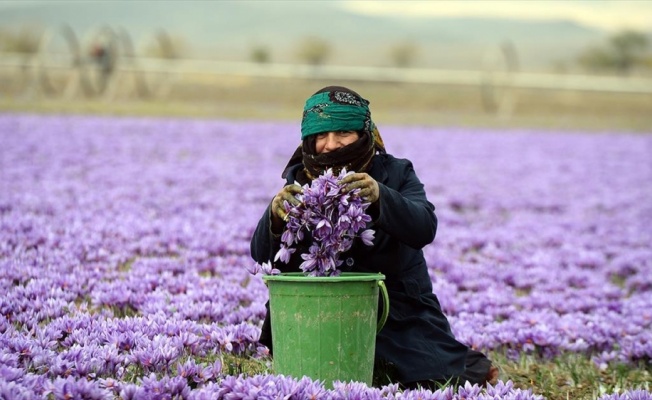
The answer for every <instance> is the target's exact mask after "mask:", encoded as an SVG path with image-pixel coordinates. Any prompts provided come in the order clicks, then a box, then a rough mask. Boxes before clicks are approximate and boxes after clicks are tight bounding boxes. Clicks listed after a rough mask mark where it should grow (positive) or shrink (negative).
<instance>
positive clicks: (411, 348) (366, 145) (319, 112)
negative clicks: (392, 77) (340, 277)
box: [251, 86, 498, 389]
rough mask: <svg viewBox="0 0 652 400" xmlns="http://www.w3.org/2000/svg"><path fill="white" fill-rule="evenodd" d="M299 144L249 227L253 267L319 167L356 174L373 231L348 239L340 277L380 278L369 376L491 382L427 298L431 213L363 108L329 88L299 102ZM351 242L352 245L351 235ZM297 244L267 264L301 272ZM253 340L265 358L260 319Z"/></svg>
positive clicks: (411, 174) (272, 248) (430, 382)
mask: <svg viewBox="0 0 652 400" xmlns="http://www.w3.org/2000/svg"><path fill="white" fill-rule="evenodd" d="M301 139H302V142H301V145H300V146H299V147H298V148H297V149H296V151H295V152H294V154H293V155H292V157H291V158H290V160H289V162H288V164H287V166H286V167H285V170H284V171H283V174H282V177H283V178H285V179H286V180H287V184H286V186H284V187H283V188H282V189H281V190H280V191H279V192H278V194H276V196H275V197H274V199H273V200H272V201H271V203H270V204H269V206H268V207H267V210H265V212H264V214H263V216H262V218H261V219H260V221H259V222H258V226H257V228H256V231H255V233H254V235H253V238H252V240H251V254H252V257H253V258H254V260H256V262H258V263H261V264H262V263H264V262H268V261H271V260H273V259H274V256H275V254H276V252H277V251H278V250H279V247H280V243H281V233H282V232H283V230H284V227H285V222H284V218H286V212H285V209H284V208H283V202H284V201H287V202H289V203H290V204H294V205H296V204H298V203H299V201H298V200H297V199H296V198H295V195H296V194H298V193H300V192H301V187H299V186H298V185H293V183H294V182H297V183H299V184H301V185H304V184H307V183H310V182H311V181H312V180H313V179H315V178H316V177H318V176H319V175H320V174H322V173H323V172H324V171H325V170H327V169H328V168H332V169H333V170H334V172H335V173H337V172H339V171H340V170H341V169H342V168H346V170H347V171H355V173H354V174H351V175H349V176H347V177H346V178H344V180H343V182H345V183H347V186H346V189H345V190H347V191H351V190H354V189H360V192H359V195H360V196H361V197H362V198H363V199H364V200H365V201H367V202H369V203H371V205H370V206H369V208H368V209H367V212H368V214H369V215H370V216H371V217H372V222H371V224H370V226H369V228H372V229H374V230H375V239H374V241H373V242H374V245H373V246H372V247H369V246H366V245H363V244H362V243H355V244H354V245H353V247H352V248H351V250H349V251H347V252H345V253H343V254H342V255H341V257H340V259H341V260H345V261H344V262H343V264H342V265H341V267H340V270H341V271H343V272H350V271H353V272H374V273H377V272H380V273H382V274H384V275H385V276H386V280H385V283H386V285H387V289H388V293H389V298H390V302H389V303H390V309H389V317H388V319H387V322H386V323H385V325H384V327H383V329H382V330H381V331H380V332H379V333H378V335H377V339H376V365H377V368H376V373H382V374H383V376H385V374H389V376H390V378H391V379H392V380H393V381H395V382H399V383H401V384H402V385H403V386H404V387H405V388H416V387H419V386H421V387H428V388H431V389H437V388H438V387H439V385H441V384H445V383H453V384H464V383H465V382H470V383H472V384H481V385H482V384H485V383H487V382H489V383H492V384H494V383H496V381H497V380H498V369H497V368H496V367H495V366H493V365H492V363H491V361H490V360H489V359H487V357H486V356H485V355H483V354H482V353H480V352H477V351H474V350H471V349H469V348H468V347H467V346H466V345H464V344H462V343H460V342H459V341H457V340H456V339H455V337H454V335H453V333H452V332H451V329H450V325H449V322H448V320H447V318H446V316H444V314H443V313H442V310H441V306H440V305H439V301H438V299H437V297H436V296H435V294H434V293H433V289H432V283H431V280H430V276H429V273H428V267H427V265H426V261H425V258H424V256H423V251H422V248H423V247H424V246H426V245H428V244H429V243H431V242H432V241H433V240H434V239H435V233H436V231H437V218H436V216H435V214H434V209H435V207H434V206H433V205H432V204H431V203H430V202H429V201H428V199H427V198H426V193H425V190H424V187H423V184H422V183H421V182H420V180H419V178H418V177H417V175H416V173H415V171H414V168H413V166H412V163H411V162H410V161H409V160H406V159H398V158H395V157H393V156H392V155H390V154H388V153H387V152H386V151H385V145H384V144H383V141H382V139H381V137H380V134H379V132H378V129H377V128H376V125H375V124H374V123H373V122H372V120H371V114H370V111H369V102H368V101H367V100H365V99H364V98H362V97H361V96H360V95H358V94H357V93H356V92H354V91H353V90H350V89H347V88H345V87H340V86H329V87H326V88H323V89H321V90H319V91H318V92H316V93H315V94H314V95H312V96H311V97H310V98H308V100H307V101H306V104H305V107H304V111H303V120H302V122H301ZM356 240H357V239H356ZM303 245H304V247H301V243H300V245H299V246H298V247H297V250H296V251H295V252H294V253H293V254H292V256H291V259H290V262H289V263H287V264H285V263H283V262H278V263H275V264H274V267H275V268H277V269H279V270H281V271H282V272H300V271H301V270H300V268H299V265H300V264H301V262H302V261H303V260H302V258H301V256H300V254H301V253H306V252H307V250H308V245H309V244H308V243H303ZM267 307H268V310H267V317H266V319H265V322H264V324H263V328H262V333H261V337H260V342H261V343H262V344H264V345H266V346H267V347H268V348H269V349H270V352H272V354H273V348H272V333H271V326H270V318H269V303H268V304H267Z"/></svg>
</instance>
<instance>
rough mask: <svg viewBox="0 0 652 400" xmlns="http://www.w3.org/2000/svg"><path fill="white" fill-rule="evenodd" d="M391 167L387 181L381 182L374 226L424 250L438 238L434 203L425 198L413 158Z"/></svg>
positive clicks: (397, 161) (397, 162)
mask: <svg viewBox="0 0 652 400" xmlns="http://www.w3.org/2000/svg"><path fill="white" fill-rule="evenodd" d="M392 169H394V171H392V173H391V175H392V176H391V177H390V179H389V180H388V181H387V184H384V183H380V182H378V186H379V189H380V197H379V202H380V204H379V207H378V216H377V218H376V219H375V220H374V224H373V225H374V228H375V229H380V230H382V231H384V232H385V233H387V234H388V235H390V236H392V237H394V238H395V239H397V240H399V241H400V242H402V243H404V244H406V245H407V246H410V247H412V248H414V249H421V248H423V247H424V246H426V245H428V244H430V243H431V242H432V241H433V240H435V234H436V232H437V217H436V216H435V213H434V211H435V206H433V205H432V203H430V202H429V201H428V199H427V198H426V192H425V190H424V187H423V184H422V183H421V181H420V180H419V178H418V177H417V175H416V173H415V172H414V168H413V166H412V163H411V162H410V161H408V160H398V159H397V160H396V161H395V163H394V165H393V166H392ZM394 188H396V189H394Z"/></svg>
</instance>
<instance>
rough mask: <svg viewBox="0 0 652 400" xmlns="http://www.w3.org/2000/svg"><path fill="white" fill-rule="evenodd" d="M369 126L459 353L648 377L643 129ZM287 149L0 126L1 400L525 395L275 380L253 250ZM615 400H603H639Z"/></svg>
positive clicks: (647, 197) (650, 174)
mask: <svg viewBox="0 0 652 400" xmlns="http://www.w3.org/2000/svg"><path fill="white" fill-rule="evenodd" d="M379 122H380V121H379ZM380 128H381V134H382V135H383V139H384V140H385V144H386V147H387V149H388V152H389V153H391V154H393V155H395V156H397V157H400V158H409V159H410V160H411V161H413V163H414V166H415V169H416V172H417V175H418V176H419V177H420V178H421V180H422V181H423V183H424V185H425V187H426V191H427V192H428V195H429V198H430V200H431V202H432V203H433V204H434V205H435V207H436V213H437V216H438V218H439V230H438V233H437V238H436V240H435V242H434V243H433V244H431V245H430V246H428V247H427V248H426V249H425V250H424V252H425V255H426V259H427V260H428V264H429V266H430V268H431V276H432V279H433V286H434V291H435V293H437V295H438V296H439V300H440V302H441V305H442V307H443V308H444V310H445V312H446V313H447V315H448V316H449V318H450V321H451V325H452V328H453V331H454V332H455V334H456V335H457V337H458V338H459V339H460V340H461V341H462V342H465V343H467V344H469V345H470V346H473V347H474V348H476V349H480V350H483V351H496V352H503V353H504V354H506V355H507V357H509V358H512V359H517V358H519V357H522V356H523V355H530V356H532V357H537V358H540V359H542V360H549V359H554V358H555V357H557V356H559V355H561V354H568V353H571V354H578V355H582V356H586V357H589V358H590V359H591V360H592V361H593V363H594V364H595V366H596V367H597V368H598V369H607V368H612V367H613V366H616V365H624V366H629V367H632V368H644V369H648V370H649V369H650V365H651V363H652V361H651V360H652V135H641V134H639V135H629V134H615V133H614V134H589V133H572V132H542V131H539V132H536V131H525V130H522V131H487V130H461V129H444V128H425V127H398V126H389V127H384V128H383V126H382V124H381V125H380ZM298 144H299V126H298V123H297V124H292V123H281V122H268V123H264V122H242V121H238V122H235V121H216V120H198V119H148V118H133V117H124V118H111V117H91V116H84V117H81V116H33V115H12V114H4V115H0V291H2V296H1V297H0V399H31V398H55V399H73V398H80V399H82V398H83V399H104V398H106V399H111V398H122V399H149V398H151V399H164V398H184V399H185V398H188V399H215V398H223V399H256V398H296V399H304V398H315V399H322V398H323V399H326V398H328V399H380V398H382V399H394V398H401V399H462V398H464V399H542V398H543V397H542V396H541V395H539V394H536V393H534V392H532V391H531V390H529V389H527V388H522V387H517V386H516V385H514V384H513V383H512V382H511V381H510V380H508V379H505V380H504V381H501V382H500V383H499V384H498V385H496V386H495V387H488V388H480V387H477V386H473V387H472V386H466V387H463V388H460V389H459V390H458V391H454V390H453V389H451V388H447V389H440V390H438V391H436V392H434V393H433V392H429V391H426V390H411V391H401V390H399V388H398V387H397V386H395V385H388V386H384V387H381V388H368V387H366V386H364V385H361V384H357V383H340V384H337V385H335V387H334V388H333V389H326V388H325V387H324V385H323V384H322V383H320V382H315V381H312V380H310V379H309V378H299V379H295V378H291V377H284V376H277V375H273V374H271V370H270V369H269V365H270V362H269V358H268V357H267V353H266V349H265V348H264V347H262V346H260V345H259V344H258V343H257V338H258V335H259V333H260V328H259V326H260V324H261V323H262V319H263V317H264V304H265V302H266V300H267V291H266V288H265V286H264V284H263V282H262V279H261V278H260V277H259V276H253V275H251V274H250V273H249V272H248V270H249V269H250V267H251V265H252V263H253V260H252V259H251V258H250V256H249V239H250V237H251V235H252V233H253V230H254V227H255V225H256V223H257V221H258V219H259V218H260V216H261V214H262V212H263V210H264V209H265V207H266V206H267V204H268V202H269V201H271V199H272V197H273V196H274V194H275V193H276V192H277V191H278V189H279V188H280V186H281V185H282V184H283V181H282V180H281V178H280V174H281V171H282V169H283V167H284V166H285V163H286V162H287V160H288V158H289V157H290V155H291V154H292V152H293V150H294V148H295V147H296V146H297V145H298ZM233 360H249V361H251V360H254V362H255V363H257V365H259V367H260V372H256V373H247V371H242V370H241V368H238V367H237V365H239V364H238V363H237V362H235V363H234V361H233ZM234 365H235V367H234ZM242 372H245V373H244V374H241V373H242ZM620 389H621V390H620V391H619V392H611V393H601V394H599V398H600V399H603V400H607V399H608V400H612V399H613V400H625V399H652V393H651V392H650V390H651V389H650V388H649V387H627V386H624V387H621V388H620ZM596 397H598V396H597V395H596Z"/></svg>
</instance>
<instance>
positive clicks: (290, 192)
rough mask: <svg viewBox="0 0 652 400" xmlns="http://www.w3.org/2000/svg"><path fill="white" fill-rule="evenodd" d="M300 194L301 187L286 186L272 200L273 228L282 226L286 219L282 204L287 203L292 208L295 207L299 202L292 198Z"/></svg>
mask: <svg viewBox="0 0 652 400" xmlns="http://www.w3.org/2000/svg"><path fill="white" fill-rule="evenodd" d="M301 192H302V188H301V186H299V185H297V184H292V185H286V186H284V187H283V189H281V190H280V191H279V192H278V193H277V194H276V196H274V199H273V200H272V224H273V226H275V227H278V226H280V225H282V224H283V221H285V219H286V218H287V213H286V212H285V208H284V207H283V202H284V201H287V202H288V203H290V205H292V206H296V205H298V204H300V203H301V202H300V201H299V200H297V198H296V197H294V195H295V194H299V193H301Z"/></svg>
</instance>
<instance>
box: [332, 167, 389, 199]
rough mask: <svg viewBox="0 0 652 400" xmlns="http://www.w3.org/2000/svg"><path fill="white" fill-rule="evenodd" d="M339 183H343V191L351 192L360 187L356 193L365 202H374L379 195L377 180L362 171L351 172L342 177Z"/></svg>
mask: <svg viewBox="0 0 652 400" xmlns="http://www.w3.org/2000/svg"><path fill="white" fill-rule="evenodd" d="M341 183H342V184H344V185H345V186H344V191H345V192H351V191H353V190H355V189H360V192H358V195H359V196H360V197H361V198H362V200H364V201H366V202H369V203H375V202H377V201H378V198H379V197H380V188H379V187H378V182H376V180H375V179H374V178H372V177H371V176H370V175H369V174H367V173H364V172H362V173H356V174H351V175H349V176H346V177H344V179H342V181H341Z"/></svg>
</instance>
